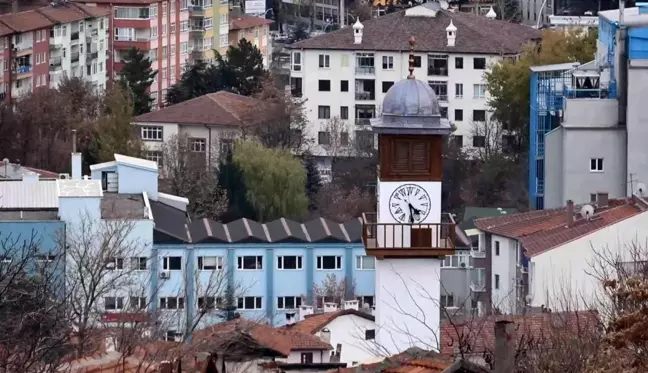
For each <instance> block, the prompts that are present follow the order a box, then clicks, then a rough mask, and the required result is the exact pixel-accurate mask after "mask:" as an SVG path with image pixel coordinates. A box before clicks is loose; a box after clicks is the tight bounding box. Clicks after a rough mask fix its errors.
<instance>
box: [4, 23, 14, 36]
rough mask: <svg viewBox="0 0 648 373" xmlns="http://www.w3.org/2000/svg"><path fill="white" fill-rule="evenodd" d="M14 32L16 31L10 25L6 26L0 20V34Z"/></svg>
mask: <svg viewBox="0 0 648 373" xmlns="http://www.w3.org/2000/svg"><path fill="white" fill-rule="evenodd" d="M14 32H16V30H14V29H12V28H11V27H9V26H7V25H6V24H4V23H2V22H0V36H6V35H11V34H13V33H14Z"/></svg>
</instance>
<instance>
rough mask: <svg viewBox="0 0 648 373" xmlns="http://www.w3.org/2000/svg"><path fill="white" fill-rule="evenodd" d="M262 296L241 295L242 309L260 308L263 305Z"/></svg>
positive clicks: (239, 302) (239, 305)
mask: <svg viewBox="0 0 648 373" xmlns="http://www.w3.org/2000/svg"><path fill="white" fill-rule="evenodd" d="M262 306H263V305H262V303H261V297H241V298H239V299H238V309H240V310H260V309H261V308H263V307H262Z"/></svg>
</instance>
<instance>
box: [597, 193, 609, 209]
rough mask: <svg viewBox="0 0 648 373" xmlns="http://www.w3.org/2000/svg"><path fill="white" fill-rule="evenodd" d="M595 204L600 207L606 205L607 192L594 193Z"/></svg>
mask: <svg viewBox="0 0 648 373" xmlns="http://www.w3.org/2000/svg"><path fill="white" fill-rule="evenodd" d="M596 205H597V206H598V207H599V208H601V207H607V205H608V194H607V193H601V192H599V193H596Z"/></svg>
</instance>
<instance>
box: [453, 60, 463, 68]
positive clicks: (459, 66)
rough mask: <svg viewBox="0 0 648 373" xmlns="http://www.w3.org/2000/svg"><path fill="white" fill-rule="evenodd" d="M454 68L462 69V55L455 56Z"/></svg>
mask: <svg viewBox="0 0 648 373" xmlns="http://www.w3.org/2000/svg"><path fill="white" fill-rule="evenodd" d="M455 69H463V57H455Z"/></svg>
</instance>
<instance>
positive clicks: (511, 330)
mask: <svg viewBox="0 0 648 373" xmlns="http://www.w3.org/2000/svg"><path fill="white" fill-rule="evenodd" d="M515 343H516V337H515V323H513V322H511V321H505V320H503V321H498V322H496V323H495V359H494V360H495V361H494V363H495V369H494V370H493V373H511V372H513V368H514V367H515Z"/></svg>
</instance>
